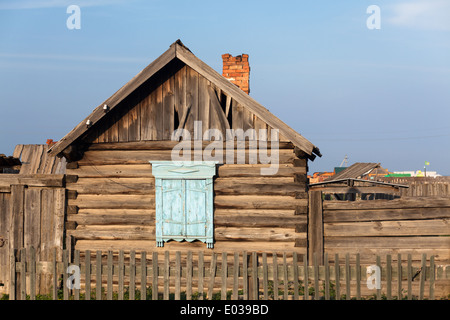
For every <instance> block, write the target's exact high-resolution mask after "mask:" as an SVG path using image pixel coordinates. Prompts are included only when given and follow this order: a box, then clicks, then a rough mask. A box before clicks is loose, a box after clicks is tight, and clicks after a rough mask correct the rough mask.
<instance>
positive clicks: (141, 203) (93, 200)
mask: <svg viewBox="0 0 450 320" xmlns="http://www.w3.org/2000/svg"><path fill="white" fill-rule="evenodd" d="M68 203H69V205H75V206H78V207H79V208H90V209H114V208H117V209H147V208H153V207H154V205H155V196H154V195H133V194H131V195H129V194H116V195H92V194H81V195H79V196H78V197H77V199H76V200H68Z"/></svg>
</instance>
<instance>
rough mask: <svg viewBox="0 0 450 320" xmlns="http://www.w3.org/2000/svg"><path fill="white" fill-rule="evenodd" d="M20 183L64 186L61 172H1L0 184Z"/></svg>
mask: <svg viewBox="0 0 450 320" xmlns="http://www.w3.org/2000/svg"><path fill="white" fill-rule="evenodd" d="M12 184H22V185H27V186H30V187H64V185H65V179H64V175H63V174H52V175H49V174H1V175H0V186H10V185H12Z"/></svg>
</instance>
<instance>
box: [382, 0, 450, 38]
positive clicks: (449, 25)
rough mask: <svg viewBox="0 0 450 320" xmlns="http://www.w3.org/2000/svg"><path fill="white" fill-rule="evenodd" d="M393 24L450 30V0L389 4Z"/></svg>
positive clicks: (423, 28)
mask: <svg viewBox="0 0 450 320" xmlns="http://www.w3.org/2000/svg"><path fill="white" fill-rule="evenodd" d="M389 9H390V10H391V12H392V14H393V15H392V16H391V17H390V18H388V19H387V21H388V22H389V23H391V24H393V25H396V26H400V27H406V28H413V29H421V30H440V31H450V18H449V17H450V1H448V0H415V1H409V2H402V3H399V4H394V5H391V6H389Z"/></svg>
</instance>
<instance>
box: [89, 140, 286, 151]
mask: <svg viewBox="0 0 450 320" xmlns="http://www.w3.org/2000/svg"><path fill="white" fill-rule="evenodd" d="M179 143H180V142H179V141H171V140H168V141H167V140H165V141H136V142H110V143H93V144H91V145H90V146H89V147H88V150H131V151H132V150H172V149H173V148H175V147H176V146H177V145H178V144H179ZM196 143H197V142H196ZM265 143H267V149H270V148H271V146H272V144H271V142H265ZM210 144H211V141H202V142H201V145H202V149H204V148H205V147H207V146H209V145H210ZM226 144H227V143H226V142H224V143H223V146H222V148H223V150H226ZM257 145H259V143H258V144H257ZM253 146H254V142H252V143H249V141H245V142H243V143H242V142H239V143H237V142H236V141H235V142H234V143H233V148H235V149H237V148H244V149H249V148H253ZM194 147H195V145H194V141H192V142H191V149H192V150H194ZM278 148H279V149H292V150H293V148H294V145H293V144H292V143H291V142H282V141H280V142H279V143H278Z"/></svg>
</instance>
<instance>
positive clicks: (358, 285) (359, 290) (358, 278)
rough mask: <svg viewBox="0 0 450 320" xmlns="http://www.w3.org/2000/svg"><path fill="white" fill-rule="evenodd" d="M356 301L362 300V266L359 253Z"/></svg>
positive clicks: (357, 255)
mask: <svg viewBox="0 0 450 320" xmlns="http://www.w3.org/2000/svg"><path fill="white" fill-rule="evenodd" d="M356 300H361V265H360V255H359V253H357V254H356Z"/></svg>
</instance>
